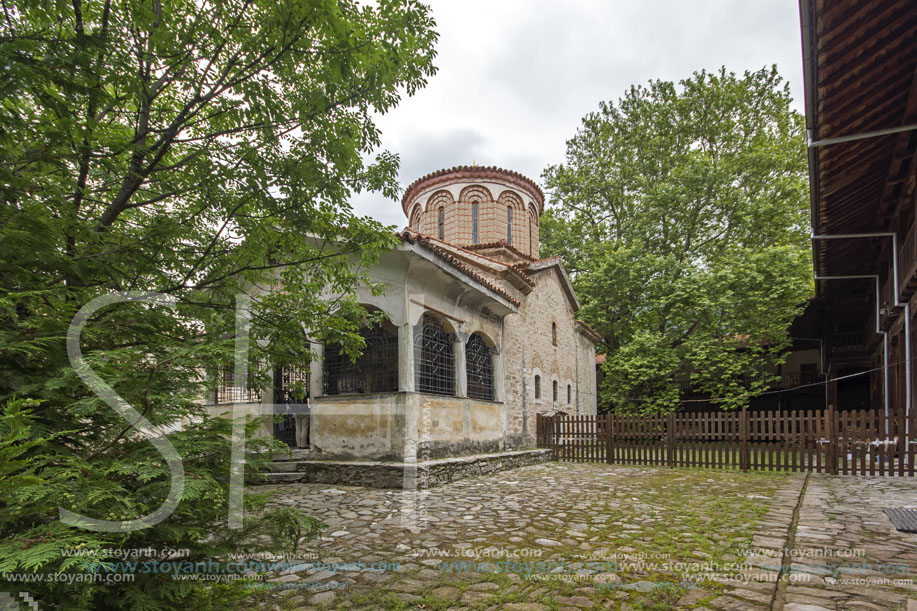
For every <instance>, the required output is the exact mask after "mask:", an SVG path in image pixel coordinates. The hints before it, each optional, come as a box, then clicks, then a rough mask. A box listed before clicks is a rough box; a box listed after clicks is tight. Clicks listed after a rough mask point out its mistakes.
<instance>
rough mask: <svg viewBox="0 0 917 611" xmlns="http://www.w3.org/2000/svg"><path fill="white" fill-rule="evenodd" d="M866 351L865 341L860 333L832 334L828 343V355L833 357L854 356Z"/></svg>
mask: <svg viewBox="0 0 917 611" xmlns="http://www.w3.org/2000/svg"><path fill="white" fill-rule="evenodd" d="M865 351H866V339H865V336H864V334H863V333H862V332H861V331H849V332H843V333H832V334H831V336H830V338H829V342H828V354H830V355H831V356H835V357H841V356H856V355H859V354H862V353H863V352H865Z"/></svg>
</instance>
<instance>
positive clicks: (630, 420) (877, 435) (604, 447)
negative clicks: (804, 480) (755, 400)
mask: <svg viewBox="0 0 917 611" xmlns="http://www.w3.org/2000/svg"><path fill="white" fill-rule="evenodd" d="M908 424H909V428H908ZM536 426H537V431H536V436H537V443H538V447H540V448H550V449H551V450H552V451H553V457H554V459H555V460H564V461H572V462H604V463H608V464H619V465H645V466H666V467H705V468H738V469H741V470H743V471H748V470H756V471H811V472H815V473H830V474H834V475H838V474H840V475H857V474H859V475H898V476H913V475H914V457H915V454H917V442H915V441H914V438H915V435H914V431H915V426H917V418H915V414H911V417H910V423H908V422H907V421H906V419H905V415H904V413H898V414H892V415H889V416H888V417H886V415H885V414H884V413H879V412H877V411H876V410H861V411H836V410H834V409H828V410H818V411H813V410H808V411H798V410H793V411H781V412H749V411H741V412H713V413H709V412H708V413H690V414H689V413H673V414H667V415H648V416H616V415H613V414H600V415H598V416H551V417H546V416H541V415H539V416H538V419H537V423H536ZM908 432H909V433H910V437H909V436H908Z"/></svg>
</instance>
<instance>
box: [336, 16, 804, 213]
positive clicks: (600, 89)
mask: <svg viewBox="0 0 917 611" xmlns="http://www.w3.org/2000/svg"><path fill="white" fill-rule="evenodd" d="M428 4H430V5H431V6H432V10H433V16H434V18H435V20H436V23H437V27H436V30H437V31H438V32H439V35H440V39H439V43H438V45H437V53H438V55H437V58H436V62H435V63H436V66H437V67H438V68H439V71H438V73H437V74H436V75H435V76H433V78H431V79H430V82H429V84H428V85H427V86H426V87H425V88H423V89H421V90H420V91H419V92H418V93H416V94H415V95H414V96H413V97H411V98H406V99H404V100H403V101H402V103H401V104H400V105H399V106H398V107H397V108H395V109H394V110H393V111H391V112H390V113H388V114H387V115H385V116H382V117H380V118H379V120H378V125H379V127H380V128H381V130H382V145H383V148H385V149H387V150H390V151H392V152H394V153H398V154H399V155H400V156H401V172H400V181H401V185H402V187H406V186H407V185H408V184H410V183H411V182H413V181H414V180H415V179H417V178H419V177H421V176H423V175H425V174H428V173H430V172H432V171H434V170H438V169H441V168H448V167H452V166H456V165H470V164H472V163H477V164H478V165H496V166H499V167H502V168H506V169H510V170H515V171H517V172H520V173H522V174H524V175H526V176H528V177H530V178H532V179H533V180H535V181H536V182H538V183H539V184H542V180H541V173H542V171H543V170H544V168H545V167H546V166H548V165H550V164H555V163H559V162H562V161H563V159H564V150H565V142H566V140H567V139H569V138H570V137H572V136H573V135H574V134H575V133H576V129H577V127H578V126H579V123H580V120H581V119H582V117H583V116H584V115H585V114H586V113H588V112H591V111H593V110H596V109H597V108H598V104H599V101H601V100H617V99H618V98H620V97H621V95H623V93H624V92H625V91H626V90H627V88H628V87H630V86H631V85H632V84H638V83H641V84H645V83H646V82H647V81H649V80H651V79H652V80H655V79H664V80H671V81H678V80H680V79H682V78H686V77H689V76H690V75H691V74H692V73H693V72H694V71H696V70H700V69H706V70H708V71H711V70H716V69H718V68H719V67H720V66H722V65H725V66H726V68H727V70H730V71H733V72H736V73H737V74H741V73H742V72H743V71H745V70H757V69H759V68H762V67H764V66H769V65H771V64H777V68H778V70H779V71H780V74H781V75H782V76H783V77H784V78H785V79H787V80H788V81H789V82H790V87H791V91H792V94H793V98H794V101H795V106H796V108H797V110H799V111H800V112H802V109H803V106H802V51H801V42H800V30H799V5H798V0H628V1H624V0H564V1H563V2H557V1H554V2H548V1H546V0H429V1H428ZM353 203H354V206H355V208H356V211H357V212H358V213H360V214H366V215H370V216H372V217H374V218H376V219H378V220H380V221H382V222H384V223H386V224H389V225H396V226H398V227H399V228H400V227H404V226H405V225H406V224H407V220H406V219H405V217H404V214H403V213H402V211H401V206H400V203H396V202H392V201H390V200H386V199H385V198H384V197H382V196H381V195H379V194H369V195H366V194H364V195H361V196H358V197H357V198H355V200H354V202H353Z"/></svg>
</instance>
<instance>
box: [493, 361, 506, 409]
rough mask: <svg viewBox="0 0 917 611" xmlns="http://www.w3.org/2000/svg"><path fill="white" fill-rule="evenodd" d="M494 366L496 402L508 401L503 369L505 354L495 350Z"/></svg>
mask: <svg viewBox="0 0 917 611" xmlns="http://www.w3.org/2000/svg"><path fill="white" fill-rule="evenodd" d="M493 365H494V401H500V402H505V401H506V386H505V383H506V373H505V371H504V368H503V353H502V352H500V351H498V350H497V349H496V348H494V350H493Z"/></svg>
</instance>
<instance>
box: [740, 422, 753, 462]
mask: <svg viewBox="0 0 917 611" xmlns="http://www.w3.org/2000/svg"><path fill="white" fill-rule="evenodd" d="M739 435H740V437H739V441H740V443H741V447H740V450H739V469H741V470H742V471H748V469H749V467H750V466H751V454H750V450H749V447H748V410H747V409H746V408H744V407H743V408H742V412H741V413H740V414H739Z"/></svg>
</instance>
